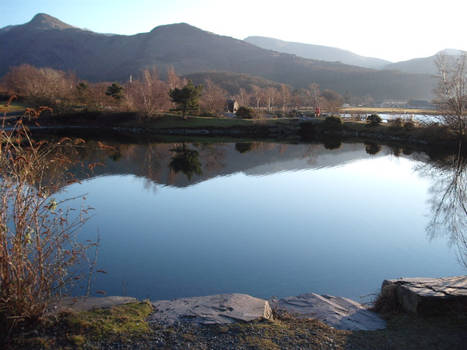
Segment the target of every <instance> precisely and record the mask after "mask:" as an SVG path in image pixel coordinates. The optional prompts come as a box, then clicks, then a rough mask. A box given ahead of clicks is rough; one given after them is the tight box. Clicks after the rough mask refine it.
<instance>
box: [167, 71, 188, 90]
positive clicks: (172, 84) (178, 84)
mask: <svg viewBox="0 0 467 350" xmlns="http://www.w3.org/2000/svg"><path fill="white" fill-rule="evenodd" d="M167 83H168V84H169V89H177V88H178V89H181V88H182V87H184V86H185V85H186V84H187V81H186V79H182V78H180V77H179V76H178V75H177V73H175V68H174V67H173V66H170V67H169V68H168V69H167Z"/></svg>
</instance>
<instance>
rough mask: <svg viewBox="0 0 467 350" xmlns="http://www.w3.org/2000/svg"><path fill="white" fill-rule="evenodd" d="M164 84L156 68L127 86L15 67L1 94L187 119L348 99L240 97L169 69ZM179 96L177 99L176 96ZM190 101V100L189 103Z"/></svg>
mask: <svg viewBox="0 0 467 350" xmlns="http://www.w3.org/2000/svg"><path fill="white" fill-rule="evenodd" d="M165 75H166V78H165V79H161V78H160V75H159V72H158V70H157V68H156V67H153V68H151V69H145V70H143V71H142V72H141V73H140V75H139V76H138V77H136V78H133V77H130V78H129V80H128V81H127V82H125V83H118V82H88V81H84V80H81V79H79V78H78V77H77V76H76V75H75V74H73V73H69V72H64V71H60V70H56V69H52V68H36V67H33V66H31V65H27V64H23V65H21V66H16V67H12V68H11V69H10V70H9V72H8V73H7V74H6V75H5V76H4V77H3V79H2V81H1V82H2V85H3V89H4V90H5V91H6V93H8V94H14V95H17V96H19V97H20V98H22V99H24V102H25V103H26V104H27V105H29V106H31V107H39V106H48V107H51V108H53V109H54V111H55V112H56V113H64V112H70V111H77V110H83V111H127V112H138V113H141V114H143V115H145V116H155V115H158V114H160V113H164V112H168V111H171V110H172V111H173V110H174V109H177V110H180V111H181V112H182V114H183V115H185V113H192V114H199V115H208V116H217V115H220V114H222V113H223V112H225V111H226V104H227V101H228V100H234V101H237V102H238V104H239V106H243V107H247V108H251V109H252V110H254V111H255V113H254V115H255V116H261V115H264V114H268V113H269V114H283V115H286V114H288V113H290V112H291V111H293V110H295V109H297V108H300V107H304V106H306V107H310V108H317V107H319V108H321V109H322V110H326V111H329V112H331V113H333V112H337V111H338V108H339V107H340V106H341V105H342V104H343V103H344V100H345V98H344V97H343V96H341V95H340V94H338V93H337V92H335V91H332V90H327V89H326V90H323V91H321V90H320V88H319V86H318V85H317V84H314V83H312V84H310V86H309V87H308V88H307V89H299V90H297V89H292V88H291V87H290V86H288V85H285V84H281V85H279V86H278V87H259V86H256V85H248V86H245V87H242V88H240V89H239V90H238V91H237V93H236V94H229V93H228V92H227V91H226V90H225V89H223V88H222V87H221V86H220V85H218V84H215V83H214V82H213V81H212V80H210V79H209V78H207V79H205V80H204V82H203V84H201V85H197V86H196V85H194V84H192V83H191V82H190V81H189V80H187V79H185V78H183V77H181V76H179V75H177V74H176V72H175V70H174V68H169V69H168V70H167V72H166V74H165ZM187 89H188V90H191V92H192V93H193V92H195V91H194V90H193V89H195V90H196V89H197V91H196V93H195V95H196V96H194V98H192V99H191V101H188V103H187V104H184V103H182V104H180V101H181V97H182V96H181V95H180V94H183V93H187V92H188V90H187ZM177 94H178V95H177ZM188 100H189V99H188ZM177 101H178V102H177Z"/></svg>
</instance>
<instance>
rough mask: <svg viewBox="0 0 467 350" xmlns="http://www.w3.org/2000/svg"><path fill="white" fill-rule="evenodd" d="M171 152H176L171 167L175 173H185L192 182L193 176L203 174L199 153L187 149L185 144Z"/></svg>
mask: <svg viewBox="0 0 467 350" xmlns="http://www.w3.org/2000/svg"><path fill="white" fill-rule="evenodd" d="M171 151H172V152H175V155H174V156H173V157H172V159H171V161H170V163H169V167H170V169H172V170H173V171H174V172H175V173H178V172H182V173H184V174H185V175H186V177H187V178H188V180H191V178H192V177H193V175H201V174H202V173H203V172H202V170H201V162H200V161H199V152H198V151H195V150H192V149H189V148H187V147H186V146H185V144H183V145H182V146H181V147H176V148H174V149H172V150H171Z"/></svg>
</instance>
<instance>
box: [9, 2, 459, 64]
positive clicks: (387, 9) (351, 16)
mask: <svg viewBox="0 0 467 350" xmlns="http://www.w3.org/2000/svg"><path fill="white" fill-rule="evenodd" d="M466 3H467V2H464V1H462V0H443V1H436V0H411V1H409V0H392V1H378V0H352V1H345V0H326V1H324V0H319V1H315V0H287V1H272V0H269V1H266V0H256V1H254V0H237V1H229V2H226V1H215V0H198V1H193V0H172V1H160V0H133V1H130V0H11V1H9V0H1V2H0V13H1V14H2V16H1V17H0V27H4V26H6V25H9V24H21V23H25V22H27V21H29V20H30V19H31V18H32V17H33V16H34V15H35V14H36V13H39V12H44V13H48V14H50V15H52V16H54V17H57V18H59V19H61V20H62V21H64V22H66V23H68V24H71V25H74V26H77V27H81V28H87V29H90V30H93V31H96V32H101V33H117V34H135V33H140V32H147V31H150V30H151V29H152V28H154V27H156V26H158V25H161V24H169V23H175V22H187V23H190V24H192V25H194V26H197V27H199V28H201V29H204V30H208V31H211V32H214V33H217V34H222V35H228V36H232V37H234V38H237V39H244V38H245V37H247V36H249V35H263V36H270V37H275V38H279V39H283V40H289V41H299V42H305V43H311V44H320V45H329V46H335V47H340V48H343V49H347V50H351V51H354V52H355V53H358V54H361V55H366V56H374V57H379V58H384V59H388V60H392V61H397V60H404V59H410V58H414V57H423V56H429V55H432V54H434V53H435V52H437V51H439V50H441V49H444V48H448V47H449V48H457V49H461V50H467V39H466V37H465V33H466V32H467V25H466V21H465V13H466V10H467V4H466Z"/></svg>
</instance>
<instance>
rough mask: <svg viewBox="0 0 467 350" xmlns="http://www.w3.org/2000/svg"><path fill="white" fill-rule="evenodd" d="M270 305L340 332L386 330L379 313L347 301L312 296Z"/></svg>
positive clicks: (286, 299) (309, 294) (344, 299)
mask: <svg viewBox="0 0 467 350" xmlns="http://www.w3.org/2000/svg"><path fill="white" fill-rule="evenodd" d="M270 302H271V306H272V307H273V308H274V309H275V310H278V311H286V312H287V313H289V314H291V315H293V316H296V317H299V318H313V319H317V320H320V321H322V322H323V323H326V324H327V325H329V326H331V327H334V328H336V329H346V330H353V331H355V330H357V331H358V330H365V331H371V330H376V329H383V328H386V322H385V321H384V320H383V319H382V318H380V317H379V316H378V315H377V314H376V313H374V312H371V311H369V310H368V309H367V308H366V307H364V306H363V305H362V304H359V303H357V302H356V301H353V300H350V299H347V298H342V297H334V296H329V295H318V294H315V293H308V294H302V295H299V296H296V297H287V298H282V299H272V300H271V301H270Z"/></svg>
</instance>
